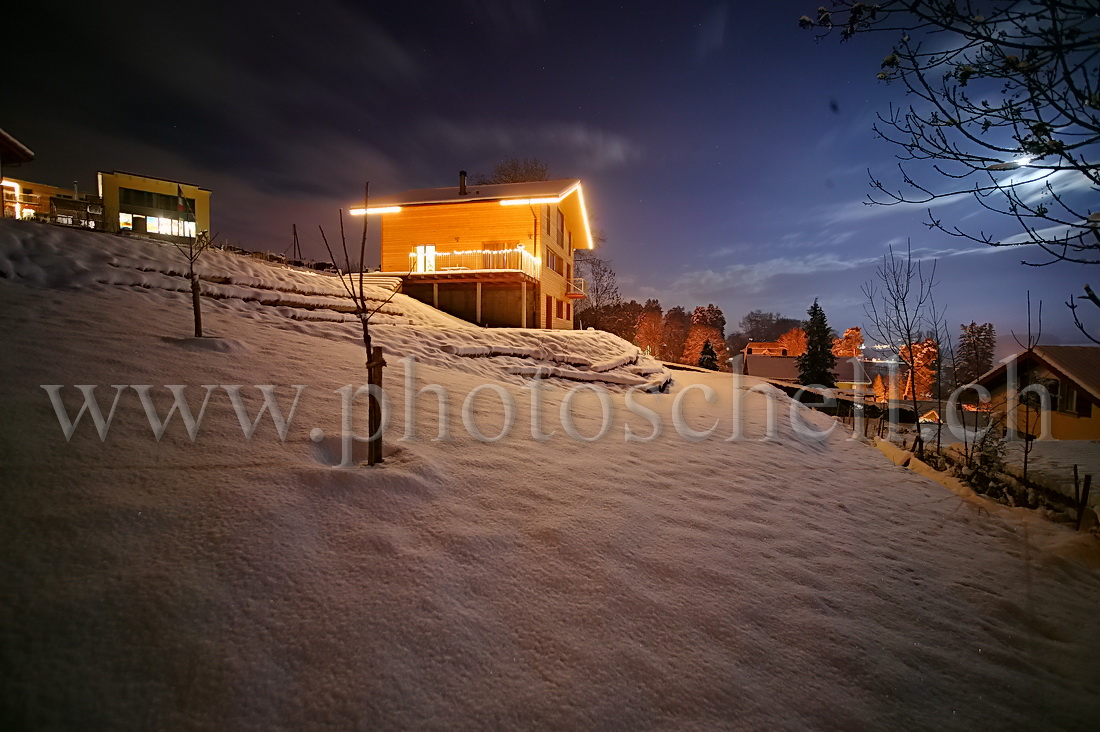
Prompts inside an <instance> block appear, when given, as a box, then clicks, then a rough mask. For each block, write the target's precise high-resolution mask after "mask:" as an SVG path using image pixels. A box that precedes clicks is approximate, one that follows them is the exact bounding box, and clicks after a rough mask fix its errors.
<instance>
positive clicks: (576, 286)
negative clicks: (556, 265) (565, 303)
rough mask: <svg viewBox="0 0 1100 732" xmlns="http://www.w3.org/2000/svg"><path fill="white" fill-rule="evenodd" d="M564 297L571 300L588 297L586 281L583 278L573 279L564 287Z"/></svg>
mask: <svg viewBox="0 0 1100 732" xmlns="http://www.w3.org/2000/svg"><path fill="white" fill-rule="evenodd" d="M565 296H566V297H568V298H570V299H573V300H580V299H582V298H585V297H588V281H587V280H586V279H584V278H583V277H574V278H573V279H572V280H570V281H569V283H568V285H567V287H566V291H565Z"/></svg>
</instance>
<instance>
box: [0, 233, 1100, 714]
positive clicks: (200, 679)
mask: <svg viewBox="0 0 1100 732" xmlns="http://www.w3.org/2000/svg"><path fill="white" fill-rule="evenodd" d="M178 256H179V255H178V254H176V253H175V252H174V250H172V249H170V248H167V247H163V246H159V245H156V244H152V243H148V242H139V241H128V240H125V239H120V238H117V237H111V236H106V235H95V234H78V233H75V232H68V231H65V230H62V229H58V228H51V227H45V226H37V225H26V224H17V223H15V222H10V221H2V222H0V308H2V311H3V313H4V317H3V319H2V320H0V329H2V343H3V347H2V351H0V353H2V359H3V361H2V363H3V375H4V378H3V381H2V382H0V404H2V406H3V412H2V415H3V416H2V418H0V464H2V466H3V482H2V484H3V505H2V506H0V552H2V556H3V575H2V578H3V588H4V593H3V598H2V600H0V633H2V636H0V639H2V642H0V649H2V650H0V657H2V659H3V662H2V666H3V679H4V683H3V704H2V710H0V713H2V715H3V720H4V721H5V724H4V725H3V726H4V728H6V729H40V728H66V729H180V728H183V729H193V728H201V729H244V730H270V729H279V728H291V729H301V728H319V727H332V728H339V729H347V728H357V729H378V728H383V729H393V728H399V729H448V728H452V729H500V728H516V727H519V728H528V729H591V728H599V729H622V730H635V729H652V728H664V729H707V728H743V729H779V730H787V729H837V730H841V729H843V730H851V729H898V730H901V729H935V730H940V729H1039V728H1042V729H1090V728H1095V727H1096V725H1097V723H1098V721H1100V664H1098V663H1097V661H1096V654H1097V650H1098V649H1100V623H1098V622H1097V620H1096V608H1097V606H1098V603H1100V550H1098V544H1097V540H1096V538H1095V537H1094V536H1091V535H1088V534H1075V533H1074V532H1072V531H1071V530H1069V529H1068V528H1066V527H1064V526H1061V525H1056V524H1053V523H1050V522H1046V521H1043V520H1041V519H1039V518H1038V517H1037V516H1036V515H1035V514H1033V513H1032V512H1028V511H1026V510H1022V509H1008V508H1005V507H1001V506H996V505H994V504H991V503H989V502H986V501H983V500H981V499H966V498H962V497H959V496H957V495H956V494H955V493H952V492H950V491H949V490H947V489H946V488H944V487H942V486H940V485H939V484H937V483H934V482H932V481H930V480H928V479H925V478H923V477H921V476H919V475H916V474H915V473H913V472H911V471H909V470H906V469H903V468H899V467H896V466H895V465H893V464H892V463H891V462H890V460H888V459H887V458H886V457H884V456H883V455H882V454H881V453H880V452H879V451H878V450H875V449H874V448H872V447H868V446H867V445H865V444H862V443H859V442H855V441H851V440H847V439H845V435H844V434H842V433H841V432H840V430H839V429H836V430H834V431H833V432H832V433H831V434H828V435H827V436H826V437H824V438H823V439H820V440H815V439H810V438H808V437H806V436H804V435H803V434H800V432H801V433H805V432H807V431H808V430H821V431H824V430H826V429H827V428H828V427H829V426H830V425H832V424H833V421H832V420H830V419H829V418H826V417H824V416H823V415H820V414H817V413H813V412H809V411H807V410H805V409H804V408H802V407H798V406H795V407H794V408H793V412H792V406H791V403H790V402H789V401H788V400H787V399H786V397H784V396H782V395H781V394H778V393H777V392H775V390H771V389H769V388H767V387H760V388H758V389H757V390H755V391H748V390H747V389H746V388H739V387H738V386H737V385H735V384H734V383H733V382H732V379H731V377H730V376H729V375H721V374H714V375H710V374H696V373H689V372H681V371H677V372H676V373H675V374H674V378H675V381H674V384H673V386H672V388H671V390H670V393H668V394H661V393H644V392H642V391H640V390H636V391H633V392H629V393H628V390H627V385H629V384H634V383H636V382H634V381H632V380H631V379H630V378H628V377H630V376H636V377H639V379H640V381H641V382H642V383H646V382H647V380H650V379H652V377H653V376H654V375H655V374H656V375H658V376H659V375H661V374H660V372H659V371H655V370H654V364H652V363H649V362H645V361H644V359H638V357H637V353H636V349H634V347H633V346H631V345H630V344H627V343H625V342H624V341H621V340H620V339H618V338H615V337H614V336H610V335H607V334H603V333H596V332H585V333H580V332H577V333H573V332H569V333H548V332H545V331H535V330H531V331H518V330H489V331H486V330H483V329H479V328H474V327H472V326H468V325H465V324H462V323H460V322H459V321H455V320H454V319H452V318H449V317H447V316H443V315H441V314H439V313H436V312H435V311H433V310H432V309H431V308H427V307H426V306H423V305H421V304H419V303H416V302H414V301H411V300H408V299H407V298H403V297H401V296H398V297H396V298H394V299H393V300H392V301H391V302H390V303H389V304H387V306H386V309H387V310H388V311H389V314H388V315H386V316H385V317H384V318H381V319H380V322H379V324H378V326H377V327H376V328H375V338H376V341H377V344H378V345H380V346H382V347H383V348H385V349H386V353H387V356H386V358H387V361H388V363H389V366H388V367H387V369H386V372H385V379H386V385H387V394H388V397H389V401H390V412H391V415H392V420H391V423H390V425H389V427H388V430H387V432H386V440H387V453H388V457H387V459H386V461H385V463H384V464H383V465H381V466H378V467H375V468H366V467H356V468H349V469H341V468H334V467H332V465H333V464H334V463H336V462H338V461H339V458H340V449H341V443H340V440H339V437H340V431H341V409H342V402H341V399H342V397H341V394H339V393H338V392H337V390H339V389H341V388H342V387H344V386H345V385H347V384H355V385H359V384H361V383H362V381H363V367H362V363H363V353H362V349H361V347H360V346H359V345H358V344H357V342H356V339H357V332H356V326H355V324H353V323H348V322H346V320H345V317H346V316H344V315H342V314H341V312H340V307H341V306H339V305H338V304H334V302H332V301H337V302H338V301H340V300H342V299H343V298H341V296H340V292H339V290H338V289H337V288H338V284H336V285H334V281H333V280H332V279H331V278H326V277H323V276H320V275H313V274H308V273H304V272H302V273H296V272H292V271H290V270H286V269H274V268H269V267H267V266H266V265H263V264H259V263H253V262H249V261H247V260H242V259H240V258H237V257H230V256H229V255H222V254H218V255H217V257H212V258H211V259H210V261H208V262H207V263H206V267H205V269H204V276H205V277H207V278H208V279H209V280H211V281H210V282H207V283H206V284H205V285H204V287H205V288H207V294H208V295H209V297H207V298H204V302H203V305H204V308H205V310H204V316H205V325H206V327H207V329H208V331H209V332H210V333H211V334H213V335H214V336H217V338H209V339H204V340H203V341H201V342H196V341H194V340H193V339H189V338H188V337H187V336H189V335H190V328H191V312H190V309H189V303H188V295H187V293H186V281H185V280H184V279H182V278H181V277H179V276H178V272H179V271H180V269H181V268H180V267H179V265H178ZM173 263H176V264H175V265H173ZM173 267H175V269H173ZM173 272H175V273H176V274H173ZM214 280H217V281H214ZM218 288H221V289H218ZM379 297H380V298H382V299H384V296H383V294H382V293H381V292H380V293H379ZM313 298H318V299H317V300H314V299H313ZM326 298H328V299H326ZM464 348H465V349H474V348H483V349H487V350H489V351H493V352H501V351H504V350H507V349H512V354H513V355H484V356H480V357H473V356H472V355H461V354H462V353H463V352H464V351H463V350H462V349H464ZM465 352H467V353H469V351H465ZM516 354H518V355H516ZM405 355H413V356H415V357H416V359H417V360H416V368H415V374H410V373H409V371H410V369H409V368H408V367H409V364H410V363H411V362H409V361H402V356H405ZM531 366H544V367H546V368H561V369H565V370H567V371H570V370H572V371H577V372H579V373H592V372H594V373H606V374H612V375H617V376H618V377H621V378H619V379H611V380H610V381H608V382H593V383H595V384H603V385H602V386H595V387H583V388H582V390H581V391H579V392H577V393H575V394H574V395H573V396H571V397H569V396H567V395H568V394H569V393H570V392H569V389H570V388H572V387H574V386H576V384H578V383H588V382H577V381H573V380H570V379H566V378H557V377H555V378H550V379H547V380H545V381H539V382H538V383H539V384H540V385H541V386H542V387H543V388H541V389H533V388H532V387H531V382H530V380H529V379H527V378H525V377H524V376H523V375H521V374H518V373H509V372H510V371H511V372H515V371H522V370H523V369H524V368H529V367H531ZM597 367H598V368H597ZM599 369H605V370H603V371H600V370H599ZM407 376H415V389H420V388H423V387H425V386H427V385H430V384H437V385H439V386H440V387H441V388H440V389H439V391H441V392H444V393H445V395H446V398H447V401H448V403H449V405H450V408H449V412H448V414H447V420H446V422H447V427H446V429H445V432H446V433H447V435H448V437H449V439H447V440H444V441H436V440H433V439H432V438H433V437H435V436H436V435H437V432H438V430H439V416H438V414H437V409H436V406H437V401H438V397H437V396H436V395H435V394H434V393H429V392H425V393H423V394H421V396H420V397H418V400H417V402H416V404H415V409H410V413H411V414H413V415H414V416H413V420H412V422H411V423H410V422H409V421H408V420H407V419H406V406H412V405H407V402H408V398H407V396H406V394H405V389H404V383H405V379H406V377H407ZM79 384H83V385H98V386H97V388H96V390H95V392H94V393H95V395H96V397H98V403H99V405H100V406H101V407H102V410H103V416H104V417H106V416H107V414H108V413H109V411H110V407H111V402H112V399H113V398H114V397H115V395H116V393H117V395H118V401H117V407H116V409H115V413H114V417H113V419H112V421H111V424H110V426H109V429H107V430H105V432H106V438H105V439H103V440H102V441H101V439H100V436H99V435H98V434H97V430H96V427H95V425H94V424H93V423H92V421H91V418H90V415H89V414H85V415H84V417H83V418H82V421H81V422H80V423H79V424H77V425H76V427H75V428H74V429H73V431H72V437H71V440H68V441H66V438H65V435H64V434H63V428H62V426H61V424H60V422H59V419H58V416H57V414H56V413H55V410H54V407H53V406H52V404H51V399H50V396H49V393H48V390H46V389H43V388H42V385H64V388H62V389H60V390H57V392H56V393H58V394H59V398H60V400H61V402H62V406H63V408H64V410H65V414H66V415H67V417H66V418H73V417H75V416H76V414H77V412H78V410H79V408H80V405H81V404H82V402H83V397H82V396H81V393H80V392H79V391H78V390H77V389H76V388H75V385H79ZM112 385H138V386H141V385H151V387H152V388H150V389H149V390H147V391H144V392H143V391H142V390H141V389H137V390H135V389H134V388H132V386H127V387H126V388H122V389H119V390H117V392H116V389H115V388H114V387H113V386H112ZM166 385H186V387H187V388H186V391H185V392H184V393H185V394H186V398H187V400H188V403H189V405H190V409H191V410H192V411H193V412H194V413H195V414H197V413H198V412H199V410H200V405H201V404H202V401H203V397H204V394H206V393H207V390H206V389H205V388H204V386H203V385H229V386H232V385H239V386H241V387H242V388H241V390H240V392H239V394H240V397H239V403H240V406H241V408H242V409H243V410H244V411H245V412H246V414H245V417H246V420H245V422H246V424H245V425H244V426H243V427H242V423H241V418H240V415H238V413H237V410H236V409H235V408H234V405H233V403H232V399H231V397H230V392H231V391H232V390H226V389H224V388H220V387H218V388H213V387H212V388H211V389H210V390H209V394H210V396H209V401H208V404H207V408H206V411H205V413H204V415H203V420H202V423H201V425H199V427H198V429H197V430H196V435H195V439H194V441H192V440H191V438H190V437H189V435H188V433H187V430H186V429H185V428H184V424H183V423H182V422H181V421H180V418H179V415H178V414H177V415H176V416H175V417H174V418H173V420H172V421H171V422H169V423H168V424H167V427H165V429H164V432H163V435H162V437H161V439H160V440H159V441H158V440H157V439H156V438H155V437H154V435H153V430H152V429H151V427H150V418H149V415H148V414H147V413H146V404H145V403H143V400H142V398H141V396H140V394H141V393H144V394H145V395H146V399H145V402H146V403H147V404H148V406H149V408H150V409H152V410H155V412H154V416H156V417H157V418H158V419H160V418H163V416H164V415H165V414H166V413H167V412H168V409H169V406H170V404H171V401H172V398H171V395H170V392H169V390H168V389H167V388H166ZM255 385H276V389H275V390H274V391H273V392H272V393H273V394H274V395H275V398H276V402H277V404H278V406H279V407H280V409H281V416H282V417H284V418H286V417H288V415H289V414H290V411H291V404H292V402H293V400H294V395H295V386H294V385H304V388H303V389H302V390H301V392H300V395H299V398H298V402H297V407H296V409H295V410H294V413H293V419H292V420H291V421H290V424H289V425H287V426H286V431H285V440H281V439H280V435H279V432H278V430H277V428H276V426H275V424H274V422H273V421H272V419H271V417H270V415H269V414H264V415H263V416H262V417H261V418H260V420H259V422H258V426H256V428H255V432H254V434H253V435H252V438H251V439H246V438H245V437H244V434H243V432H244V428H245V427H248V426H250V425H249V424H248V422H249V421H250V420H251V419H254V418H255V415H256V414H257V413H258V411H259V409H260V406H261V404H262V397H261V396H260V394H261V392H260V391H259V390H258V389H257V388H255ZM487 385H488V386H487ZM639 385H641V384H639ZM743 386H752V384H747V385H743ZM704 387H710V388H711V389H713V392H712V393H711V396H713V403H708V402H707V401H706V397H707V393H706V392H705V389H704ZM415 389H414V391H415ZM597 391H598V392H599V394H602V395H603V397H602V398H603V399H606V400H607V402H608V403H609V404H610V411H609V412H608V414H609V415H610V417H609V419H610V426H609V428H608V430H607V433H606V435H604V436H603V437H602V438H600V439H597V440H594V441H591V442H589V441H585V440H583V439H574V438H573V437H570V436H569V434H568V431H569V430H572V431H573V432H574V433H576V434H577V435H579V436H580V437H592V436H594V435H596V434H598V433H599V432H600V431H601V429H602V427H603V426H604V425H603V424H602V422H603V407H601V402H600V399H601V397H600V396H598V395H597ZM628 394H629V396H628ZM533 400H536V401H537V402H538V403H540V405H541V406H540V408H539V409H538V410H535V409H533V407H532V404H533ZM363 401H364V400H362V399H361V400H360V403H358V406H357V407H356V408H357V409H358V411H357V412H356V418H355V427H356V429H359V430H360V431H361V430H362V429H364V426H363V421H364V420H363V419H362V413H364V412H365V407H364V406H363V404H362V403H361V402H363ZM509 402H512V403H514V405H515V409H514V426H513V428H512V429H511V431H510V432H509V433H508V434H507V435H505V436H504V437H502V438H501V439H500V440H498V441H496V442H486V441H482V440H479V439H477V438H476V434H478V433H480V434H483V435H487V436H495V435H496V434H497V433H498V432H500V431H502V427H504V426H505V423H506V414H507V413H508V410H507V409H506V408H505V407H504V406H502V405H505V404H507V403H509ZM563 402H564V404H565V410H564V411H565V414H566V417H567V418H566V419H565V420H564V421H563V419H562V405H563ZM464 404H465V405H466V409H463V405H464ZM769 405H774V406H775V407H776V408H777V412H778V414H777V416H778V420H777V427H776V429H775V432H774V436H773V437H772V438H771V439H767V440H762V439H759V438H760V437H762V436H763V435H764V434H765V432H766V422H767V412H768V408H769ZM677 406H678V407H680V408H682V410H681V411H682V412H683V414H684V416H685V418H684V421H683V422H682V423H679V424H677V423H676V422H675V420H674V415H675V413H676V409H675V407H677ZM647 410H652V412H649V411H647ZM535 411H538V412H540V414H539V419H538V420H535V419H534V418H533V412H535ZM792 413H793V414H795V415H796V416H797V418H798V419H799V420H801V422H797V423H792V417H791V415H792ZM570 415H571V417H570ZM464 416H465V419H464ZM654 424H657V425H658V426H659V427H660V430H659V432H660V434H659V435H656V436H653V438H652V439H650V437H651V436H652V435H653V433H654ZM794 424H803V425H804V427H802V428H799V429H797V430H796V428H795V426H794ZM712 426H715V430H714V432H713V434H711V435H710V436H703V434H704V433H705V432H706V431H707V430H708V429H709V428H711V427H712ZM414 427H415V429H413V428H414ZM627 428H629V430H630V431H631V435H632V436H633V438H632V439H633V441H629V440H627V439H626V434H625V430H626V429H627ZM738 429H740V430H741V432H742V433H743V434H744V435H745V439H740V440H734V441H728V440H727V438H728V437H730V435H731V434H733V433H734V431H735V430H738ZM318 431H323V432H324V436H321V435H320V434H319V432H318ZM410 432H415V434H416V436H415V438H413V439H402V438H403V436H406V435H409V434H410ZM550 433H553V434H552V435H550ZM536 435H537V437H538V439H536ZM314 437H317V438H320V439H318V440H315V439H313V438H314Z"/></svg>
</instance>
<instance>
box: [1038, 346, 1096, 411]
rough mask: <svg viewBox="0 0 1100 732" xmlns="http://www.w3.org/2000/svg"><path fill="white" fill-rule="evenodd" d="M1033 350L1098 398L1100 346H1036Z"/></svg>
mask: <svg viewBox="0 0 1100 732" xmlns="http://www.w3.org/2000/svg"><path fill="white" fill-rule="evenodd" d="M1034 351H1035V355H1037V356H1039V358H1041V359H1043V360H1044V361H1046V362H1047V363H1049V364H1050V365H1051V366H1053V367H1054V368H1056V369H1058V370H1059V371H1061V372H1062V373H1063V374H1065V375H1066V376H1068V377H1069V378H1071V379H1073V380H1074V381H1075V382H1077V385H1078V386H1080V387H1081V388H1082V389H1084V390H1085V391H1087V392H1089V394H1091V395H1092V396H1093V397H1094V398H1095V399H1097V400H1100V346H1036V347H1035V349H1034Z"/></svg>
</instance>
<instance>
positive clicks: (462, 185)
mask: <svg viewBox="0 0 1100 732" xmlns="http://www.w3.org/2000/svg"><path fill="white" fill-rule="evenodd" d="M458 195H460V196H465V195H466V171H465V170H460V171H458Z"/></svg>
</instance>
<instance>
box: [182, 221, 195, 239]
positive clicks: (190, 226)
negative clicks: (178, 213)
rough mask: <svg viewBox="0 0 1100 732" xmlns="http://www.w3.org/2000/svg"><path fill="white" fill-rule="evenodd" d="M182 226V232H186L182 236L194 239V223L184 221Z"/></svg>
mask: <svg viewBox="0 0 1100 732" xmlns="http://www.w3.org/2000/svg"><path fill="white" fill-rule="evenodd" d="M183 226H184V231H185V232H186V233H185V234H184V236H189V237H191V238H192V239H194V238H195V222H194V221H185V222H184V224H183Z"/></svg>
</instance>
